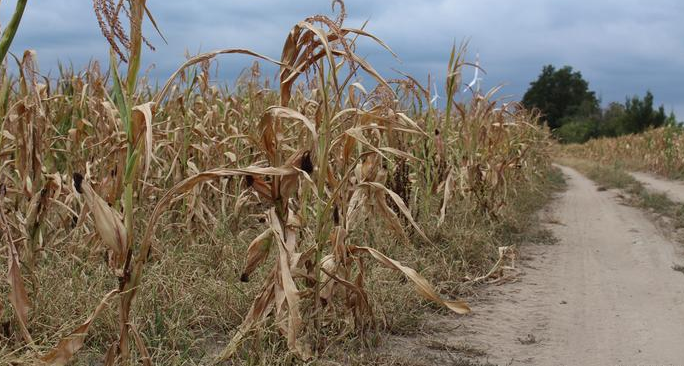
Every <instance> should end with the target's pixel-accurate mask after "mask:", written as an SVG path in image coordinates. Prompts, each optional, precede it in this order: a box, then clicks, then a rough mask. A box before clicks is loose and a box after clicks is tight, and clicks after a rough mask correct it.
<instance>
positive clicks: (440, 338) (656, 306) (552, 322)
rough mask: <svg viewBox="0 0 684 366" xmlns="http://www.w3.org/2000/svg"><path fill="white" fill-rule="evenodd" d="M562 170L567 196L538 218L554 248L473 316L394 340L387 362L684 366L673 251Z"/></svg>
mask: <svg viewBox="0 0 684 366" xmlns="http://www.w3.org/2000/svg"><path fill="white" fill-rule="evenodd" d="M561 169H562V170H563V172H564V173H565V175H566V177H567V181H568V190H567V191H566V192H564V193H563V194H562V195H560V196H559V198H558V199H556V200H555V201H554V202H553V204H552V205H551V207H550V208H549V210H548V211H547V212H544V213H542V215H541V216H542V221H546V222H547V223H546V224H545V225H547V226H548V228H549V229H550V230H551V231H552V232H553V234H554V235H555V236H556V237H557V238H558V239H559V242H558V243H557V244H553V245H542V244H536V245H529V246H526V247H524V248H523V249H522V259H523V261H522V263H521V264H520V267H521V269H522V272H523V273H522V274H521V275H520V276H519V279H518V281H517V282H515V283H509V284H505V285H502V286H489V287H488V288H487V290H486V291H487V293H486V294H484V296H482V298H481V299H480V300H477V301H475V302H474V303H473V308H474V313H473V314H472V315H470V316H467V317H465V318H460V319H458V318H455V317H440V318H436V319H434V320H431V321H430V322H429V323H428V324H427V325H426V327H425V331H424V333H423V334H421V335H419V336H416V337H414V338H409V339H406V338H403V339H402V338H397V339H394V340H392V341H391V342H390V343H391V346H390V347H391V349H393V350H394V351H393V352H395V353H402V354H406V355H407V356H411V355H413V357H407V358H412V359H415V358H416V355H420V356H419V357H420V358H421V359H422V360H423V361H422V362H425V363H426V364H431V363H437V362H439V363H440V364H450V363H451V364H454V363H455V361H454V360H455V359H457V358H458V357H461V356H462V355H463V354H464V353H465V354H468V352H470V353H471V354H472V356H478V354H480V353H481V352H482V351H484V353H486V355H482V354H480V355H479V357H474V358H478V359H479V360H480V361H486V360H488V361H489V362H491V363H494V364H498V365H544V366H546V365H549V366H551V365H578V366H579V365H582V366H592V365H597V366H598V365H601V366H610V365H624V366H628V365H654V366H655V365H662V366H665V365H668V366H669V365H682V366H684V275H683V274H682V273H680V272H676V271H674V270H672V265H673V263H675V262H676V263H681V262H682V258H684V257H683V256H682V254H681V253H680V251H679V249H677V248H678V247H677V245H675V244H673V243H670V242H668V241H667V240H666V239H664V238H663V236H662V235H661V233H660V232H659V231H658V229H657V228H656V227H655V226H654V225H653V224H652V222H650V221H649V220H648V219H647V218H646V217H645V216H644V214H643V213H642V212H640V211H639V210H638V209H635V208H632V207H627V206H624V205H621V204H619V203H618V199H617V198H616V197H615V196H616V193H615V192H611V191H603V192H600V191H598V190H597V187H596V185H595V184H594V183H592V182H591V181H589V180H588V179H586V178H585V177H583V176H582V175H580V174H579V173H577V172H576V171H574V170H572V169H570V168H565V167H561Z"/></svg>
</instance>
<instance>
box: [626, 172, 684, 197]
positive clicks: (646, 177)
mask: <svg viewBox="0 0 684 366" xmlns="http://www.w3.org/2000/svg"><path fill="white" fill-rule="evenodd" d="M629 174H630V175H631V176H632V177H634V179H636V180H638V181H639V182H641V183H642V184H644V186H645V187H646V189H649V190H652V191H655V192H662V193H665V194H667V196H668V197H669V198H670V199H671V200H673V201H676V202H684V184H682V183H681V182H677V181H673V180H667V179H664V178H659V177H656V176H654V175H652V174H649V173H642V172H632V173H629Z"/></svg>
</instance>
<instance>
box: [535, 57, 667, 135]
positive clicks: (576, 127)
mask: <svg viewBox="0 0 684 366" xmlns="http://www.w3.org/2000/svg"><path fill="white" fill-rule="evenodd" d="M522 103H523V105H524V106H525V107H527V108H536V109H538V110H539V111H541V113H542V114H543V116H544V118H543V120H544V121H546V123H547V124H548V126H549V127H550V128H551V130H552V132H553V135H554V136H555V137H556V138H557V139H558V140H559V141H561V142H564V143H582V142H585V141H587V140H589V139H592V138H597V137H615V136H620V135H626V134H633V133H639V132H642V131H644V130H646V129H649V128H655V127H661V126H666V125H676V124H677V120H676V117H675V115H674V113H673V112H671V113H670V114H669V115H668V114H666V113H665V107H664V106H662V105H660V106H659V107H655V106H654V104H653V94H652V93H651V92H650V91H647V92H646V94H645V95H644V96H643V97H639V96H636V95H635V96H632V97H628V98H626V100H625V102H624V103H620V102H611V103H609V104H608V106H607V107H605V108H602V107H601V101H600V100H599V99H598V98H597V97H596V93H594V92H593V91H591V90H589V83H587V81H586V80H584V78H583V77H582V74H581V73H580V72H579V71H574V70H573V69H572V67H570V66H564V67H562V68H560V69H556V68H555V67H554V66H552V65H547V66H544V68H543V69H542V72H541V74H539V77H538V78H537V80H535V81H533V82H531V83H530V88H529V89H528V90H527V92H526V93H525V95H524V96H523V100H522Z"/></svg>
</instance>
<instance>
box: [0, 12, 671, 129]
mask: <svg viewBox="0 0 684 366" xmlns="http://www.w3.org/2000/svg"><path fill="white" fill-rule="evenodd" d="M189 4H190V5H189ZM148 5H149V7H150V9H151V10H152V12H153V14H154V15H155V17H156V18H157V21H158V23H159V25H160V27H161V28H162V30H163V32H164V34H165V36H166V38H167V39H168V40H169V44H168V45H165V44H164V43H163V42H162V41H161V40H160V39H159V37H157V36H156V35H154V34H153V32H151V31H150V29H149V27H147V28H148V32H147V34H148V36H149V37H148V38H150V39H151V40H152V42H153V43H154V44H155V46H157V51H156V52H155V53H151V52H147V53H146V54H145V60H144V62H145V64H146V65H150V64H154V65H155V69H154V71H153V72H152V74H151V75H152V76H153V77H156V78H164V77H165V76H166V75H168V74H170V73H171V72H172V71H173V69H174V68H175V67H177V66H178V65H179V64H181V63H182V62H183V60H184V54H185V52H186V50H189V52H191V53H195V52H197V51H198V50H202V51H208V50H212V49H217V48H229V47H243V48H250V49H253V50H255V51H257V52H261V53H264V54H266V55H269V56H272V57H278V56H279V53H280V51H281V49H282V42H283V40H284V38H285V36H286V35H287V32H288V31H289V29H290V28H291V26H292V25H293V24H295V23H296V22H297V21H299V20H302V19H303V18H304V17H306V16H309V15H312V14H316V13H324V14H330V2H328V1H326V0H303V1H283V0H253V1H234V0H233V1H230V0H223V1H222V0H195V1H192V2H185V1H177V0H148ZM346 5H347V11H348V13H349V18H348V20H347V24H348V25H355V26H360V25H361V24H362V23H363V22H364V21H365V20H369V21H370V22H369V24H368V27H367V29H368V30H369V31H371V32H372V33H374V34H376V35H377V36H379V37H380V38H382V39H383V40H384V41H385V42H387V43H388V44H389V45H390V46H391V47H392V48H393V49H394V50H395V51H396V52H397V53H398V54H399V57H400V58H401V61H402V62H398V61H397V60H395V59H393V58H392V57H391V56H390V55H389V54H387V53H386V52H385V51H383V50H382V49H381V48H380V47H377V46H375V45H372V44H371V43H369V42H365V43H363V44H361V46H362V47H360V49H359V52H360V54H361V55H363V56H366V57H368V59H369V61H371V62H372V63H373V64H374V65H375V66H376V68H377V69H378V70H379V71H380V72H381V73H382V74H383V75H386V76H388V77H393V76H395V74H394V72H393V71H392V68H396V69H400V70H402V71H405V72H408V73H411V74H413V75H415V76H416V77H418V78H419V79H421V80H425V79H426V75H427V74H428V73H431V74H432V75H433V76H434V77H436V78H438V79H440V78H443V77H444V75H445V71H446V61H447V60H448V54H449V51H450V47H451V44H452V43H454V42H456V43H460V42H461V41H462V40H464V39H469V44H470V47H469V49H470V52H469V59H470V60H473V59H474V58H475V53H479V54H480V59H481V63H482V66H483V67H484V68H485V70H486V71H487V75H485V80H484V85H485V86H486V87H493V86H495V85H498V84H500V83H503V84H506V87H505V88H504V91H503V94H505V95H512V96H513V97H514V98H520V97H521V96H522V94H523V93H524V91H525V90H526V88H527V86H528V84H529V82H530V81H532V80H533V79H534V78H535V77H536V76H537V75H538V73H539V71H540V70H541V67H542V66H543V65H545V64H554V65H557V66H562V65H566V64H567V65H571V66H573V67H574V68H575V69H577V70H580V71H581V72H582V74H583V75H584V76H585V78H586V79H587V80H588V81H589V83H590V87H591V88H592V89H593V90H596V92H597V93H598V94H599V95H601V96H602V98H603V100H604V102H608V101H613V100H617V101H623V100H624V98H625V96H627V95H633V94H639V95H643V94H644V93H645V91H646V90H648V89H650V90H651V91H652V92H653V93H654V94H655V96H656V102H658V103H663V104H665V106H666V108H668V110H669V109H671V108H672V109H674V110H675V112H677V113H678V115H679V116H680V119H681V118H684V95H683V94H684V88H683V87H682V86H681V85H680V83H681V82H682V81H683V80H684V41H683V40H684V27H682V25H681V21H682V19H684V2H681V1H678V0H658V1H641V0H602V1H588V0H576V1H571V0H557V1H553V2H551V1H546V0H518V1H507V0H480V1H475V0H422V1H421V0H395V1H391V2H390V1H380V0H376V1H368V0H366V1H363V0H347V1H346ZM13 6H14V4H13V2H12V1H9V2H5V3H3V4H2V7H3V8H4V10H3V15H2V16H0V21H1V22H2V23H3V24H5V23H6V21H7V19H6V18H7V16H8V15H7V13H9V11H8V10H7V9H9V8H10V7H13ZM27 48H32V49H35V50H37V51H38V57H39V60H40V61H41V66H42V69H43V70H44V71H47V70H50V69H52V70H55V69H56V63H57V60H61V61H62V62H69V61H71V62H73V63H74V66H75V67H77V68H80V67H83V66H84V65H85V64H86V63H87V62H88V60H89V59H90V58H91V57H94V58H97V59H101V60H106V56H107V52H108V48H107V44H106V42H105V41H104V40H103V39H102V36H101V35H100V32H99V29H98V27H97V23H96V20H95V16H94V15H93V12H92V8H91V3H90V2H89V1H83V0H42V1H41V0H38V1H35V2H32V3H30V4H29V5H28V7H27V10H26V16H25V19H24V20H23V22H22V25H21V28H20V30H19V33H18V35H17V38H16V40H15V43H14V44H13V46H12V51H13V52H15V53H21V52H22V51H23V50H24V49H27ZM250 63H251V60H249V59H248V58H245V57H230V56H229V57H227V58H224V59H222V60H221V66H220V67H221V70H223V72H222V73H221V75H222V77H225V78H228V79H230V78H232V77H234V76H235V75H236V74H237V73H238V72H239V70H241V69H242V68H243V67H245V66H247V65H249V64H250ZM466 78H468V76H466Z"/></svg>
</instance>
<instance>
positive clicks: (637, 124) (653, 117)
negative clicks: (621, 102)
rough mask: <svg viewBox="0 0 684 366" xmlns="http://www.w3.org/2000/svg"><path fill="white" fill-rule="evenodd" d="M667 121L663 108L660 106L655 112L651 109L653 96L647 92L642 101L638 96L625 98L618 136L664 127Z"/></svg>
mask: <svg viewBox="0 0 684 366" xmlns="http://www.w3.org/2000/svg"><path fill="white" fill-rule="evenodd" d="M667 120H668V118H667V115H666V114H665V107H663V106H662V105H661V106H660V107H659V108H658V109H657V110H656V109H654V108H653V94H652V93H651V92H650V91H648V92H646V96H644V99H640V98H639V97H638V96H633V97H632V98H627V100H626V101H625V115H624V117H623V119H622V123H621V124H620V126H619V127H618V130H617V132H618V134H619V135H624V134H630V133H639V132H642V131H644V130H646V129H648V128H656V127H661V126H664V125H665V122H666V121H667Z"/></svg>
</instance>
